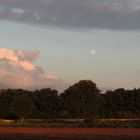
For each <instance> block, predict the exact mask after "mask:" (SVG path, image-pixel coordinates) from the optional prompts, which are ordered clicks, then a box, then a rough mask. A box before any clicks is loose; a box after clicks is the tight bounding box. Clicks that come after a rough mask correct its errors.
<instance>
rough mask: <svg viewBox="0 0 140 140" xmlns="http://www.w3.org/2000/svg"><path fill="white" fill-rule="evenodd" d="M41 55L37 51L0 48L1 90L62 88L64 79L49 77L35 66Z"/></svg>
mask: <svg viewBox="0 0 140 140" xmlns="http://www.w3.org/2000/svg"><path fill="white" fill-rule="evenodd" d="M39 55H40V52H39V51H37V50H35V51H23V52H21V51H17V50H11V49H5V48H0V88H23V89H37V88H39V89H40V88H46V87H51V88H57V89H59V90H62V89H61V88H62V87H63V86H64V82H63V80H62V79H59V78H57V77H55V76H53V75H51V76H50V75H49V76H48V77H47V76H46V75H45V72H44V70H43V69H42V68H41V67H39V66H36V65H35V64H33V61H35V60H36V59H37V58H38V57H39Z"/></svg>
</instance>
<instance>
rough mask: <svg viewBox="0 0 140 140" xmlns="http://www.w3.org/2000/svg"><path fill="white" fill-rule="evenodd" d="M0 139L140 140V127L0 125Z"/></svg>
mask: <svg viewBox="0 0 140 140" xmlns="http://www.w3.org/2000/svg"><path fill="white" fill-rule="evenodd" d="M0 140H140V129H133V128H132V129H131V128H121V129H120V128H15V127H0Z"/></svg>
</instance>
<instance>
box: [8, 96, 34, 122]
mask: <svg viewBox="0 0 140 140" xmlns="http://www.w3.org/2000/svg"><path fill="white" fill-rule="evenodd" d="M33 107H34V105H33V102H32V100H31V99H30V97H28V96H27V95H26V94H24V95H21V94H19V95H18V96H15V97H14V98H13V100H12V101H11V105H10V111H11V112H12V113H13V114H14V115H16V116H17V117H18V118H20V120H21V122H23V121H24V119H25V118H26V117H28V116H29V115H30V114H31V113H32V110H33Z"/></svg>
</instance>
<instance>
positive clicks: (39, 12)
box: [0, 0, 140, 30]
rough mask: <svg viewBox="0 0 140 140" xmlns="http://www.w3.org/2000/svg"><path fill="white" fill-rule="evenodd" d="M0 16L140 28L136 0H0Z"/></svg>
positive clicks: (61, 23) (43, 22) (91, 26)
mask: <svg viewBox="0 0 140 140" xmlns="http://www.w3.org/2000/svg"><path fill="white" fill-rule="evenodd" d="M0 19H3V20H4V19H6V20H12V21H18V22H25V23H30V24H35V25H40V26H44V27H48V26H55V27H61V28H67V29H69V28H75V29H95V28H97V29H111V30H137V29H140V24H139V23H140V1H139V0H0Z"/></svg>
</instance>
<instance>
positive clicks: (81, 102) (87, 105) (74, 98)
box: [61, 80, 100, 119]
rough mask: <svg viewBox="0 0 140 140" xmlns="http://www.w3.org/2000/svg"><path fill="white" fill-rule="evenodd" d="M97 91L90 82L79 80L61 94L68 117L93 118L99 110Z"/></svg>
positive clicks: (94, 85)
mask: <svg viewBox="0 0 140 140" xmlns="http://www.w3.org/2000/svg"><path fill="white" fill-rule="evenodd" d="M99 92H100V91H99V89H98V88H97V87H96V84H95V83H94V82H92V81H91V80H81V81H79V82H78V83H75V84H74V85H72V86H70V87H69V88H68V89H66V90H65V91H64V93H62V94H61V98H62V100H63V104H64V109H65V110H67V111H68V113H69V115H70V117H80V118H91V119H92V118H94V117H96V116H97V114H98V109H99Z"/></svg>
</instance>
